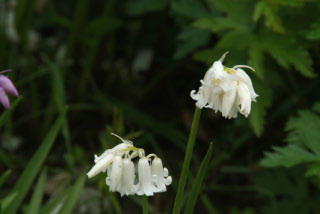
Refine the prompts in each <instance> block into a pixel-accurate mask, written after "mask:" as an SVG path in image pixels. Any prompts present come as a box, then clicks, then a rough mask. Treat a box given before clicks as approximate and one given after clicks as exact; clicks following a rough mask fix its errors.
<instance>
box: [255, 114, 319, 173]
mask: <svg viewBox="0 0 320 214" xmlns="http://www.w3.org/2000/svg"><path fill="white" fill-rule="evenodd" d="M319 129H320V117H319V116H318V115H317V114H315V113H313V112H311V111H307V110H305V111H300V112H299V116H298V117H292V118H290V120H289V121H288V122H287V125H286V130H287V131H289V134H288V137H287V139H286V140H287V142H288V145H287V146H285V147H273V149H274V152H266V153H265V155H266V157H265V158H264V159H263V160H262V161H261V163H260V164H261V165H262V166H265V167H278V166H284V167H293V166H296V165H298V164H302V163H307V164H309V165H308V170H307V172H306V175H307V176H311V175H313V176H317V177H319V178H320V174H319V160H320V144H319V142H320V133H319Z"/></svg>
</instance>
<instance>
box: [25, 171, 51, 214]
mask: <svg viewBox="0 0 320 214" xmlns="http://www.w3.org/2000/svg"><path fill="white" fill-rule="evenodd" d="M46 180H47V169H44V170H43V171H42V172H41V174H40V177H39V180H38V182H37V184H36V187H35V191H34V193H33V195H32V198H31V203H30V205H29V207H28V211H27V213H31V214H32V213H34V214H36V213H39V210H40V206H41V201H42V197H43V192H44V187H45V184H46Z"/></svg>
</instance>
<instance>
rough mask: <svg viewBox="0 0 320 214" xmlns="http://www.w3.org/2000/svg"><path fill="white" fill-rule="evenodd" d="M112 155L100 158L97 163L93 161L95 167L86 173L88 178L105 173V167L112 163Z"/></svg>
mask: <svg viewBox="0 0 320 214" xmlns="http://www.w3.org/2000/svg"><path fill="white" fill-rule="evenodd" d="M112 160H113V155H112V154H108V155H105V156H104V157H103V158H100V159H99V160H98V161H95V163H96V164H95V165H94V166H93V167H92V168H91V170H90V171H89V172H88V173H87V176H88V178H92V177H94V176H96V175H97V174H99V173H100V172H105V171H106V169H107V167H108V166H109V165H110V164H111V163H112Z"/></svg>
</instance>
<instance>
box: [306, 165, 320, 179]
mask: <svg viewBox="0 0 320 214" xmlns="http://www.w3.org/2000/svg"><path fill="white" fill-rule="evenodd" d="M305 175H306V176H308V177H311V176H316V177H318V178H320V164H319V163H315V164H310V165H309V166H308V168H307V171H306V173H305Z"/></svg>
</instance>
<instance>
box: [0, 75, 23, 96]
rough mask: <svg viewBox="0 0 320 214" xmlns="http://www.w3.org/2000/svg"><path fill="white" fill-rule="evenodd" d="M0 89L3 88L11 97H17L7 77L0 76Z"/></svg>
mask: <svg viewBox="0 0 320 214" xmlns="http://www.w3.org/2000/svg"><path fill="white" fill-rule="evenodd" d="M0 88H3V90H4V91H5V92H6V93H9V94H11V95H12V96H16V97H17V96H19V93H18V91H17V89H16V87H14V85H13V83H12V82H11V80H10V79H9V78H8V77H7V76H4V75H0Z"/></svg>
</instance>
